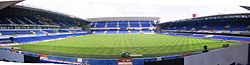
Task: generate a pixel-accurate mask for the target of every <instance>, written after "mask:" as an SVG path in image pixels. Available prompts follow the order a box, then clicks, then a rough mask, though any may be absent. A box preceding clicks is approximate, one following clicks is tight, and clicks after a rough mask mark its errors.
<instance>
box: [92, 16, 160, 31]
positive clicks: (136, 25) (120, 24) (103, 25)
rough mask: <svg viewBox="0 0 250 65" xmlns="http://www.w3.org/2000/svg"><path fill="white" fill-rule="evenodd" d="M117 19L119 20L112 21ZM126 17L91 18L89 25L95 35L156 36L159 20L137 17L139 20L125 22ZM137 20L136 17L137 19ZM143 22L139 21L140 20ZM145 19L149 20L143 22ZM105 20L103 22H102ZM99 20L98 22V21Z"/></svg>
mask: <svg viewBox="0 0 250 65" xmlns="http://www.w3.org/2000/svg"><path fill="white" fill-rule="evenodd" d="M112 18H117V20H112ZM124 18H126V17H111V18H90V19H89V20H90V21H92V23H91V24H90V25H89V26H90V27H91V31H92V33H93V34H154V33H155V32H154V31H155V30H156V23H155V22H154V21H155V20H158V18H152V19H150V17H148V18H147V17H137V19H131V20H123V19H124ZM135 18H136V17H135ZM140 18H141V19H142V20H138V19H140ZM143 18H145V19H148V20H143ZM102 19H103V20H102ZM97 20H98V21H97Z"/></svg>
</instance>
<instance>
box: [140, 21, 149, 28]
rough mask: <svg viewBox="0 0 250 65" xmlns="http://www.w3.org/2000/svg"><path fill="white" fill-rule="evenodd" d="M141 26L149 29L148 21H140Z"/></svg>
mask: <svg viewBox="0 0 250 65" xmlns="http://www.w3.org/2000/svg"><path fill="white" fill-rule="evenodd" d="M141 26H142V27H150V22H148V21H141Z"/></svg>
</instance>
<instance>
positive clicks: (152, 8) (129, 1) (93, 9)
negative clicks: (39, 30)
mask: <svg viewBox="0 0 250 65" xmlns="http://www.w3.org/2000/svg"><path fill="white" fill-rule="evenodd" d="M249 3H250V0H25V1H23V2H21V3H19V4H17V5H24V6H30V7H35V8H41V9H45V10H50V11H56V12H60V13H64V14H68V15H73V16H76V17H79V18H83V19H86V18H95V17H124V16H126V17H128V16H141V17H160V18H161V19H160V22H161V23H163V22H168V21H174V20H180V19H187V18H192V14H197V15H198V17H201V16H209V15H218V14H232V13H250V11H248V10H245V9H243V8H241V7H239V6H240V5H244V6H250V4H249Z"/></svg>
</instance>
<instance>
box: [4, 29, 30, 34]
mask: <svg viewBox="0 0 250 65" xmlns="http://www.w3.org/2000/svg"><path fill="white" fill-rule="evenodd" d="M0 33H1V34H2V35H28V34H32V33H31V31H30V30H25V31H20V30H18V31H0Z"/></svg>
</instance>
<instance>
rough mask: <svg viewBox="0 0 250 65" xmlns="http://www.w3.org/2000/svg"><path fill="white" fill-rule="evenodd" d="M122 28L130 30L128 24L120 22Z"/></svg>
mask: <svg viewBox="0 0 250 65" xmlns="http://www.w3.org/2000/svg"><path fill="white" fill-rule="evenodd" d="M119 27H120V28H128V22H119Z"/></svg>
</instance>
